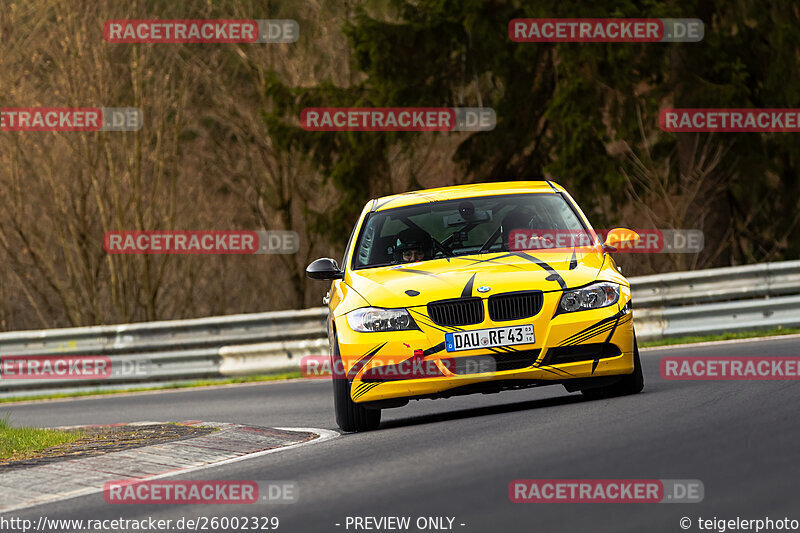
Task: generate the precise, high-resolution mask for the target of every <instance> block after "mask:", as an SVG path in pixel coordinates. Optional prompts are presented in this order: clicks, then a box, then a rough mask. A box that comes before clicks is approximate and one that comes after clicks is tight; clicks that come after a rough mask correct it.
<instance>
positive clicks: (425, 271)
mask: <svg viewBox="0 0 800 533" xmlns="http://www.w3.org/2000/svg"><path fill="white" fill-rule="evenodd" d="M397 270H400V271H401V272H411V273H412V274H422V275H423V276H433V277H434V278H435V277H437V275H436V274H434V273H433V272H428V271H427V270H415V269H413V268H398V269H397Z"/></svg>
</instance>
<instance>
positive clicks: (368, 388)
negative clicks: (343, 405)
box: [353, 382, 380, 400]
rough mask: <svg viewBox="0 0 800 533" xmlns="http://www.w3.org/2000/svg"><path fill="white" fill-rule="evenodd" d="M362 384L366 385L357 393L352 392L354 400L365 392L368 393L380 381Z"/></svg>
mask: <svg viewBox="0 0 800 533" xmlns="http://www.w3.org/2000/svg"><path fill="white" fill-rule="evenodd" d="M364 385H366V386H365V387H364V388H363V389H361V390H360V391H359V392H358V393H356V394H353V399H354V400H356V399H358V398H360V397H362V396H364V395H365V394H366V393H368V392H369V391H371V390H372V389H374V388H375V387H377V386H378V385H380V383H374V382H373V383H364Z"/></svg>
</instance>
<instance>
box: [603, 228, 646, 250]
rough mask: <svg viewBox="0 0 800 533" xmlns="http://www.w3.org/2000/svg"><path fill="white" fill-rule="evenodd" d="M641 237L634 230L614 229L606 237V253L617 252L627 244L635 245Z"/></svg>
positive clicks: (604, 247) (604, 248) (604, 244)
mask: <svg viewBox="0 0 800 533" xmlns="http://www.w3.org/2000/svg"><path fill="white" fill-rule="evenodd" d="M639 239H641V237H639V234H638V233H636V232H635V231H633V230H632V229H627V228H614V229H612V230H611V231H609V232H608V235H606V242H604V243H603V251H604V252H616V251H617V249H619V248H622V247H625V245H626V244H635V243H636V242H638V241H639Z"/></svg>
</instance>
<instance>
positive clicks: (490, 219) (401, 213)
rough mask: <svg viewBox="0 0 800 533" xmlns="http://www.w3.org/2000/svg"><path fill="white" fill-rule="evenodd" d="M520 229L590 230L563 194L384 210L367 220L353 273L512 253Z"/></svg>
mask: <svg viewBox="0 0 800 533" xmlns="http://www.w3.org/2000/svg"><path fill="white" fill-rule="evenodd" d="M517 230H535V231H536V230H538V231H566V232H581V233H584V232H585V231H586V230H585V228H584V226H583V224H582V223H581V221H580V219H579V218H578V216H577V215H576V213H575V212H574V211H573V210H572V209H571V207H570V206H569V204H568V203H567V200H566V199H565V198H563V197H562V196H561V195H560V194H553V193H540V194H514V195H502V196H492V197H482V198H460V199H454V200H447V201H438V202H430V203H425V204H417V205H411V206H407V207H398V208H394V209H385V210H382V211H378V212H376V213H372V214H370V215H369V216H368V218H367V220H366V222H365V224H364V228H363V229H362V231H361V233H360V235H359V239H358V243H357V244H356V251H355V254H354V256H353V263H352V265H353V268H371V267H378V266H387V265H395V264H402V263H413V262H418V261H427V260H430V259H440V258H442V257H451V256H459V255H470V254H479V253H492V252H502V251H508V250H510V249H519V248H514V244H513V243H510V242H509V240H510V238H511V237H512V235H513V234H512V232H515V231H517Z"/></svg>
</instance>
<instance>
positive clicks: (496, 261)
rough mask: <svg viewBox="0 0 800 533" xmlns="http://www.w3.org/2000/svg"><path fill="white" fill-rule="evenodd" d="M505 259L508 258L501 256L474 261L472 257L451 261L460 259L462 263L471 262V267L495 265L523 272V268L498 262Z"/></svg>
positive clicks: (458, 257) (459, 257) (457, 257)
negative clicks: (480, 264)
mask: <svg viewBox="0 0 800 533" xmlns="http://www.w3.org/2000/svg"><path fill="white" fill-rule="evenodd" d="M506 257H509V256H508V255H502V256H500V257H495V258H493V259H475V258H473V257H461V256H456V257H454V258H453V259H461V260H462V261H471V262H472V264H473V265H476V264H478V263H494V264H496V265H503V266H507V267H512V268H516V269H518V270H523V268H522V267H521V266H518V265H513V264H508V263H502V262H500V261H498V259H505V258H506Z"/></svg>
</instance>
